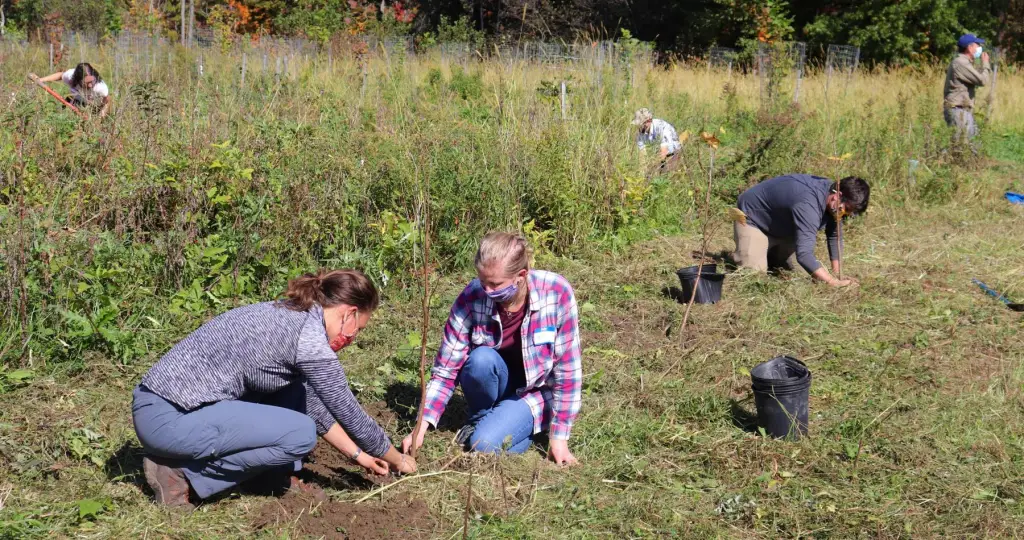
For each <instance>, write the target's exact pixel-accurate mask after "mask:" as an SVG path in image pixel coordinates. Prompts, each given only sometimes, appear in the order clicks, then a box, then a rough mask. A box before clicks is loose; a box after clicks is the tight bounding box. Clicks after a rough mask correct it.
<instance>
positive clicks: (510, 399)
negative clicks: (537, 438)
mask: <svg viewBox="0 0 1024 540" xmlns="http://www.w3.org/2000/svg"><path fill="white" fill-rule="evenodd" d="M458 380H459V385H461V386H462V393H463V394H465V396H466V403H467V404H468V405H469V424H471V425H475V427H474V430H473V434H472V435H471V436H470V437H469V448H470V449H471V450H476V451H477V452H484V453H489V454H500V453H502V452H503V451H505V452H508V453H510V454H522V453H523V452H526V449H527V448H529V447H530V440H531V437H532V436H533V413H532V412H531V411H530V406H529V405H527V404H526V403H525V402H523V400H522V399H521V398H520V397H519V396H517V395H516V392H515V391H516V389H515V388H509V387H508V366H506V365H505V360H503V359H502V358H501V355H499V354H498V351H496V350H494V349H492V348H490V347H477V348H476V349H474V350H473V352H471V353H469V358H467V359H466V363H465V364H463V365H462V369H461V370H460V371H459V378H458Z"/></svg>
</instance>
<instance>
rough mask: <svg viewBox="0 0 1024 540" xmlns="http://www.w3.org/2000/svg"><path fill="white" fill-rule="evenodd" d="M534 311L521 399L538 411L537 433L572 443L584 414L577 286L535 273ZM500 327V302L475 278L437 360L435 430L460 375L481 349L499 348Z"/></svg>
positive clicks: (527, 328)
mask: <svg viewBox="0 0 1024 540" xmlns="http://www.w3.org/2000/svg"><path fill="white" fill-rule="evenodd" d="M527 282H528V284H529V289H530V304H529V310H530V312H529V313H528V314H527V319H526V320H525V321H523V328H522V332H523V336H522V337H523V365H524V367H525V369H526V387H525V388H521V389H519V390H517V393H518V395H519V396H520V397H521V398H522V399H523V400H524V401H525V402H526V403H527V404H528V405H529V406H530V410H531V411H532V412H533V419H534V425H533V432H534V433H539V432H541V431H544V430H546V429H548V430H550V432H551V433H550V437H551V438H552V439H561V440H565V439H568V438H569V432H570V431H571V430H572V424H573V421H574V420H575V419H576V416H577V415H578V414H579V411H580V403H581V401H582V390H583V368H582V366H581V354H580V332H579V313H578V310H577V307H576V296H575V295H574V294H573V291H572V286H570V285H569V282H568V281H567V280H566V279H565V278H564V277H562V276H560V275H558V274H556V273H554V272H547V271H544V270H531V271H530V273H529V275H528V277H527ZM500 339H501V329H500V323H499V322H498V314H497V311H496V305H495V303H494V301H492V300H491V299H490V298H488V297H487V294H486V293H485V292H484V289H483V287H482V286H481V285H480V280H477V279H474V280H473V281H472V282H470V284H469V285H468V286H467V287H466V288H465V289H464V290H463V291H462V293H461V294H459V297H458V298H456V299H455V304H454V305H452V311H451V314H450V315H449V316H448V322H447V323H446V324H445V326H444V338H443V340H442V341H441V349H440V350H439V351H438V353H437V358H436V359H435V360H434V367H433V369H432V370H431V377H430V382H429V383H428V384H427V402H426V407H425V408H424V411H423V418H424V419H425V420H426V421H427V422H429V423H430V424H431V425H433V426H435V427H436V426H437V421H438V420H439V419H440V418H441V414H443V413H444V408H445V406H446V405H447V404H448V400H449V399H450V398H451V397H452V391H453V390H454V389H455V381H456V377H458V375H459V370H461V369H462V365H463V364H464V363H465V362H466V359H467V358H469V353H470V352H471V351H472V350H473V349H475V348H477V347H497V346H498V340H500Z"/></svg>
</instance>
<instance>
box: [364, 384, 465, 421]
mask: <svg viewBox="0 0 1024 540" xmlns="http://www.w3.org/2000/svg"><path fill="white" fill-rule="evenodd" d="M384 402H385V403H387V405H388V408H389V409H391V410H392V411H394V412H395V414H396V415H398V419H399V421H400V422H405V423H406V424H408V425H410V426H411V425H412V424H414V423H415V422H416V412H417V407H418V406H419V403H420V388H419V387H418V386H416V385H414V384H411V383H401V382H394V383H391V384H390V385H389V386H388V387H387V390H385V391H384ZM468 419H469V415H468V414H467V412H466V400H465V398H464V397H463V396H462V393H460V392H454V393H452V398H451V399H450V400H449V401H448V406H447V407H445V409H444V414H443V415H441V421H440V422H439V423H438V425H437V429H438V431H457V430H458V429H459V428H461V427H462V426H463V425H465V423H466V421H467V420H468Z"/></svg>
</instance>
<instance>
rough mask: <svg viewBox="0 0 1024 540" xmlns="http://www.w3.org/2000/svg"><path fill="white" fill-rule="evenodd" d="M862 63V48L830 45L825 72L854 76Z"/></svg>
mask: <svg viewBox="0 0 1024 540" xmlns="http://www.w3.org/2000/svg"><path fill="white" fill-rule="evenodd" d="M859 62H860V47H855V46H853V45H829V46H828V54H827V56H826V57H825V70H826V71H827V72H828V73H829V75H831V74H832V73H846V74H852V73H853V72H854V71H856V70H857V65H858V63H859Z"/></svg>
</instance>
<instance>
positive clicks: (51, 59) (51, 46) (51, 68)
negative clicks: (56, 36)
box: [50, 41, 53, 73]
mask: <svg viewBox="0 0 1024 540" xmlns="http://www.w3.org/2000/svg"><path fill="white" fill-rule="evenodd" d="M50 73H53V42H52V41H51V42H50Z"/></svg>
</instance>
